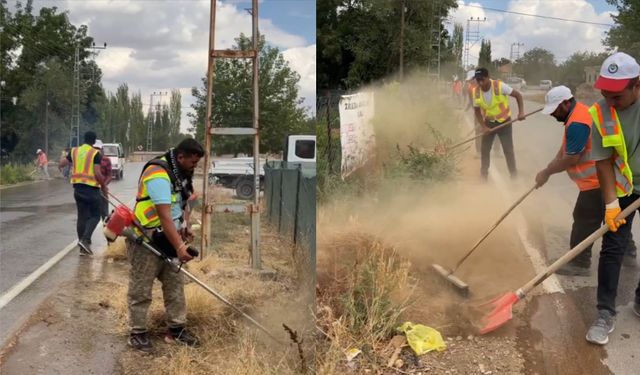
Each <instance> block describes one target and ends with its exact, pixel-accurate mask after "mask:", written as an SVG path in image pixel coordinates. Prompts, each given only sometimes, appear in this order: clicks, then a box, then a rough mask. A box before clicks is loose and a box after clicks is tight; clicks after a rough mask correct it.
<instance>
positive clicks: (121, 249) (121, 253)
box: [104, 237, 127, 261]
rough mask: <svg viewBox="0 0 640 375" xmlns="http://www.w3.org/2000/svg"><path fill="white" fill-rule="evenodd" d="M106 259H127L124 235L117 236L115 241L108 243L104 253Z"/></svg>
mask: <svg viewBox="0 0 640 375" xmlns="http://www.w3.org/2000/svg"><path fill="white" fill-rule="evenodd" d="M104 257H105V258H106V259H111V260H113V261H122V260H126V259H127V245H126V243H125V239H124V237H118V239H116V240H115V242H113V243H111V244H108V246H107V250H106V251H105V253H104Z"/></svg>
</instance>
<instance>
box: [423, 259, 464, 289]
mask: <svg viewBox="0 0 640 375" xmlns="http://www.w3.org/2000/svg"><path fill="white" fill-rule="evenodd" d="M431 267H433V269H434V270H436V272H437V273H438V274H439V275H440V276H442V277H444V278H445V279H446V280H447V281H448V282H449V283H451V284H453V286H455V287H456V290H457V291H458V293H460V294H462V295H463V296H464V297H468V296H469V284H467V283H465V282H464V281H462V280H460V279H459V278H458V277H457V276H455V275H453V274H452V272H451V271H449V270H448V269H446V268H444V267H442V266H441V265H439V264H435V263H434V264H432V265H431Z"/></svg>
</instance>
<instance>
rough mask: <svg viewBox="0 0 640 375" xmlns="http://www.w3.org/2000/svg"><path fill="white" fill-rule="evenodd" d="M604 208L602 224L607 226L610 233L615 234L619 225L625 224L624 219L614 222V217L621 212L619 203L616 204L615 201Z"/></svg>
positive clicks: (616, 201)
mask: <svg viewBox="0 0 640 375" xmlns="http://www.w3.org/2000/svg"><path fill="white" fill-rule="evenodd" d="M605 208H606V209H605V212H604V222H605V223H606V224H607V225H608V226H609V230H610V231H612V232H617V231H618V228H620V226H621V225H624V224H626V223H627V220H625V219H618V220H616V217H617V216H618V215H619V214H620V212H622V210H621V209H620V203H618V200H617V199H616V200H615V201H613V202H611V203H607V204H606V207H605Z"/></svg>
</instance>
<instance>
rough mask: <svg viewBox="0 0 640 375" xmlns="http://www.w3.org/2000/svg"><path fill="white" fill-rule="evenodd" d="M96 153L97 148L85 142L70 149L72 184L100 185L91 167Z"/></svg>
mask: <svg viewBox="0 0 640 375" xmlns="http://www.w3.org/2000/svg"><path fill="white" fill-rule="evenodd" d="M97 153H98V150H96V149H95V148H93V147H91V146H90V145H88V144H86V143H85V144H83V145H82V146H80V147H74V148H73V149H72V150H71V161H72V163H73V171H72V172H71V183H72V184H85V185H89V186H93V187H98V186H100V184H99V183H98V180H96V175H95V172H94V169H93V158H94V157H95V156H96V154H97Z"/></svg>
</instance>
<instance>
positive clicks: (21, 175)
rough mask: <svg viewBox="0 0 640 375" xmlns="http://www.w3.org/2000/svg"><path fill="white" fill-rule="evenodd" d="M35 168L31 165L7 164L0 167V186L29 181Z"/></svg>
mask: <svg viewBox="0 0 640 375" xmlns="http://www.w3.org/2000/svg"><path fill="white" fill-rule="evenodd" d="M34 169H35V167H34V166H33V165H32V164H17V163H8V164H4V165H0V185H12V184H17V183H20V182H25V181H31V180H33V178H34V173H33V171H34Z"/></svg>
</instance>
